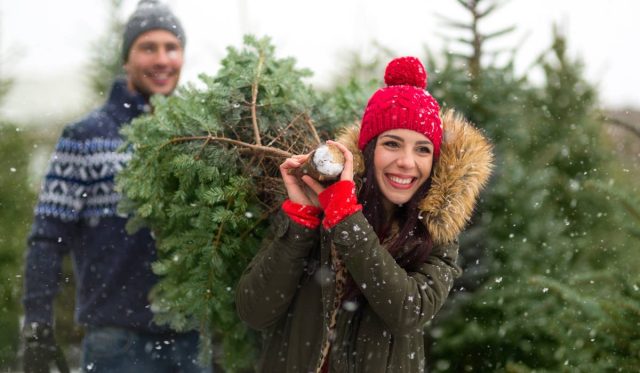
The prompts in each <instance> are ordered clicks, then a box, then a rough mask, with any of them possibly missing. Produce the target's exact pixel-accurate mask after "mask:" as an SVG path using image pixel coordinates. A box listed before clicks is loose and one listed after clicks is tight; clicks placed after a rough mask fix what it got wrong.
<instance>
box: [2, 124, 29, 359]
mask: <svg viewBox="0 0 640 373" xmlns="http://www.w3.org/2000/svg"><path fill="white" fill-rule="evenodd" d="M29 145H30V141H29V140H28V139H27V138H26V135H25V134H24V133H23V131H22V130H21V129H20V128H19V127H16V126H15V125H12V124H10V123H6V122H4V121H1V120H0V278H1V280H0V330H1V331H2V332H1V333H0V369H2V370H5V369H9V368H12V367H15V364H16V361H17V355H18V354H17V351H18V344H19V335H20V332H19V330H20V325H19V318H20V314H21V307H20V296H21V291H20V289H22V276H21V275H22V257H23V254H24V247H25V239H24V238H25V237H26V235H27V232H28V230H29V227H30V223H31V216H32V214H31V211H32V209H31V207H32V206H33V201H34V197H35V195H34V193H33V192H32V189H31V187H30V185H29V151H30V146H29Z"/></svg>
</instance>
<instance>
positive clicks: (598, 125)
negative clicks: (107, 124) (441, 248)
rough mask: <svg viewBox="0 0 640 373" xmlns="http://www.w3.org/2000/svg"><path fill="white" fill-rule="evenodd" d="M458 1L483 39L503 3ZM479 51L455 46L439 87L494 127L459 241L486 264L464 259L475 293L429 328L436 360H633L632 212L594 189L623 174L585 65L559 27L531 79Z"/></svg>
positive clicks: (572, 363)
mask: <svg viewBox="0 0 640 373" xmlns="http://www.w3.org/2000/svg"><path fill="white" fill-rule="evenodd" d="M460 2H461V3H463V5H465V8H467V9H468V10H469V11H470V13H471V14H472V15H474V16H473V17H472V19H473V21H472V22H471V24H470V25H469V27H468V29H469V30H471V31H472V34H474V36H473V37H472V38H470V39H468V40H485V38H482V37H481V36H478V35H475V32H477V31H474V30H476V28H475V26H476V25H477V22H478V21H479V18H478V17H477V15H483V16H486V15H489V14H491V12H493V10H494V9H495V8H494V5H495V2H492V3H490V5H488V6H487V7H486V8H485V9H486V10H484V11H482V10H480V9H481V8H480V7H481V5H484V4H486V2H480V1H460ZM481 3H482V4H481ZM498 34H501V33H496V35H498ZM472 50H473V51H474V52H473V53H472V54H470V55H467V56H464V55H463V56H459V55H455V54H447V58H446V60H445V63H444V66H443V67H442V68H440V69H437V70H439V74H438V76H437V80H436V85H435V87H434V86H433V85H432V87H433V88H432V89H433V93H434V95H435V96H436V97H438V98H443V102H444V104H445V106H451V107H455V108H456V109H458V110H460V111H462V112H463V113H464V114H465V116H467V117H469V118H470V119H471V120H472V121H474V122H475V123H477V124H478V125H479V126H481V127H482V128H484V129H485V131H487V133H488V134H489V136H490V137H491V138H492V139H493V140H494V142H495V145H496V153H497V155H498V162H497V167H496V175H495V177H494V181H493V184H492V185H491V186H490V187H489V188H488V190H487V193H486V194H485V197H484V199H483V203H481V205H480V206H479V212H480V214H479V215H478V216H477V220H476V221H475V222H474V225H473V228H472V229H471V230H470V232H469V233H468V234H467V235H466V236H465V237H463V239H462V248H461V251H462V253H463V254H464V253H465V251H467V250H469V251H473V250H478V249H480V251H481V253H482V255H481V256H480V257H479V258H478V259H476V260H478V261H480V262H484V266H482V265H481V266H475V268H474V265H470V266H469V267H471V269H472V271H471V272H472V274H475V275H476V278H475V279H474V280H475V281H474V282H472V283H471V286H472V287H474V288H477V289H476V290H475V291H474V292H460V293H458V294H457V296H456V297H455V298H454V300H453V302H452V303H453V304H450V305H449V307H448V310H445V312H444V314H443V315H442V316H441V317H440V319H439V320H437V321H436V323H435V325H434V327H433V329H432V331H431V334H432V337H433V338H434V345H433V349H432V362H434V368H435V370H441V371H469V370H471V371H503V370H506V371H532V370H533V369H536V371H539V370H538V369H542V370H544V371H546V370H548V371H563V370H575V369H577V370H578V371H587V370H591V369H595V370H597V371H609V370H611V369H617V368H616V367H627V368H628V367H632V366H633V365H634V364H635V366H638V364H640V361H639V360H640V357H638V356H637V354H635V353H633V352H632V351H633V350H632V348H634V347H636V346H634V345H633V343H631V342H625V341H628V338H632V339H637V338H638V335H637V333H635V332H633V330H637V328H634V327H633V325H636V323H637V322H638V321H639V314H638V313H637V310H638V309H639V308H638V301H637V293H635V294H634V286H635V288H637V286H636V285H635V284H636V283H637V281H638V278H637V277H634V275H625V273H633V272H631V271H629V272H627V271H625V269H628V270H631V267H630V265H629V263H628V262H624V261H621V260H619V258H620V257H627V255H623V252H625V251H629V250H632V247H635V246H637V243H638V241H637V239H636V240H635V245H633V244H630V243H629V240H630V239H631V238H632V237H630V235H629V234H628V233H627V232H625V231H624V230H623V229H621V222H622V221H623V220H624V219H625V218H627V215H628V214H627V213H626V212H625V211H623V210H622V209H620V208H617V207H616V206H615V205H613V204H612V203H611V201H610V198H608V196H606V195H604V194H602V193H599V192H597V191H595V190H594V189H593V188H589V187H587V185H588V183H589V182H591V181H594V180H596V181H598V180H614V179H616V178H618V180H619V181H621V179H619V178H620V177H621V175H618V174H617V173H616V172H615V165H616V163H615V161H614V159H613V158H612V151H611V147H610V145H609V144H608V143H607V141H606V139H605V138H604V136H603V135H604V134H603V130H602V129H603V123H602V121H601V120H600V119H599V118H600V115H599V112H598V109H597V97H596V94H595V91H594V88H593V87H592V86H591V85H590V84H589V83H588V82H586V81H585V80H584V78H583V72H582V64H581V63H580V62H579V61H575V60H572V59H570V58H569V57H568V56H567V53H566V40H565V39H564V38H563V37H562V36H561V35H558V34H557V33H556V34H555V36H554V40H553V44H552V47H551V48H550V50H549V51H548V52H545V53H544V54H543V55H542V56H541V57H540V59H539V60H538V61H537V62H536V64H535V68H538V69H540V70H542V72H543V74H544V77H545V82H544V83H543V85H542V86H540V87H537V86H535V85H533V84H531V83H529V82H528V81H527V80H526V78H525V77H518V76H516V74H515V73H514V71H513V64H512V63H507V64H505V66H497V65H496V64H489V65H486V64H482V63H480V62H481V61H482V60H481V59H482V53H480V52H481V49H472ZM474 67H475V69H474ZM636 264H637V260H636ZM478 285H479V286H478ZM623 370H625V369H623Z"/></svg>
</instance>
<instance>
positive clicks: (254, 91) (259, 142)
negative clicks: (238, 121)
mask: <svg viewBox="0 0 640 373" xmlns="http://www.w3.org/2000/svg"><path fill="white" fill-rule="evenodd" d="M263 63H264V52H262V51H260V57H259V59H258V67H257V68H256V70H257V71H256V78H255V80H254V81H253V84H252V86H251V123H252V124H253V131H254V134H255V137H256V145H262V140H261V139H260V130H259V129H258V114H257V109H256V103H257V101H258V83H259V82H260V75H261V72H262V64H263Z"/></svg>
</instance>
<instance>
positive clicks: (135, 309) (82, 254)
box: [23, 80, 166, 332]
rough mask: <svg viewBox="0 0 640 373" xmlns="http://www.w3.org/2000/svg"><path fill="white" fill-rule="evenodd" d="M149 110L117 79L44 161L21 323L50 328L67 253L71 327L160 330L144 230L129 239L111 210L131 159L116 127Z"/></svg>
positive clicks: (151, 248) (152, 255) (150, 248)
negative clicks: (73, 319) (73, 299)
mask: <svg viewBox="0 0 640 373" xmlns="http://www.w3.org/2000/svg"><path fill="white" fill-rule="evenodd" d="M145 111H148V105H146V103H145V100H144V98H143V97H142V96H140V95H137V94H132V93H131V92H130V91H129V90H128V89H127V86H126V82H124V81H120V80H119V81H116V82H115V83H114V85H113V88H112V91H111V94H110V96H109V100H108V101H107V102H106V103H105V105H104V106H102V107H101V108H99V109H97V110H95V111H93V112H92V113H90V114H89V115H88V116H87V117H86V118H84V119H82V120H81V121H79V122H77V123H75V124H72V125H69V126H67V127H66V128H65V129H64V131H63V133H62V136H61V137H60V139H59V141H58V143H57V145H56V148H55V151H54V153H53V155H52V157H51V160H50V163H49V168H48V171H47V174H46V177H45V180H44V182H43V185H42V189H41V190H40V194H39V199H38V203H37V206H36V209H35V219H34V224H33V227H32V230H31V234H30V235H29V238H28V246H29V247H28V250H29V251H28V254H27V258H26V260H27V263H26V269H25V295H24V299H23V302H24V306H25V313H26V315H25V322H26V323H32V322H38V323H44V324H48V325H52V319H53V317H52V304H53V298H54V296H55V294H56V293H57V291H58V286H59V283H60V281H61V278H60V277H61V263H62V258H63V256H64V255H66V254H67V253H69V252H70V253H71V255H72V258H73V265H74V275H75V281H76V291H77V293H76V309H75V317H76V321H77V322H79V323H81V324H83V325H86V326H94V327H100V326H115V327H124V328H128V329H134V330H137V331H141V332H163V331H165V330H166V329H165V328H164V327H159V326H157V325H156V324H154V323H153V322H152V321H151V320H152V312H151V309H150V306H149V302H148V293H149V290H150V289H151V287H152V286H153V285H154V284H155V283H156V281H157V278H156V276H155V275H154V274H153V273H152V271H151V263H152V262H153V261H154V260H155V259H156V251H155V245H154V241H153V239H152V238H151V235H150V233H149V231H148V230H141V231H138V232H137V233H136V234H134V235H129V234H127V232H126V231H125V224H126V222H127V219H126V217H125V216H119V215H118V214H117V211H116V207H117V203H118V201H119V200H120V197H121V196H120V195H119V194H118V193H117V192H116V191H115V189H114V185H115V181H114V177H115V175H116V174H117V173H118V172H119V171H120V170H121V169H122V167H124V166H125V164H126V162H127V161H128V160H129V159H130V154H129V153H121V152H118V151H117V149H118V147H119V146H120V145H122V143H123V139H122V137H121V135H120V133H119V131H120V128H121V127H122V126H123V125H126V124H128V123H129V122H130V121H131V120H132V119H134V118H135V117H137V116H139V115H141V114H143V113H144V112H145Z"/></svg>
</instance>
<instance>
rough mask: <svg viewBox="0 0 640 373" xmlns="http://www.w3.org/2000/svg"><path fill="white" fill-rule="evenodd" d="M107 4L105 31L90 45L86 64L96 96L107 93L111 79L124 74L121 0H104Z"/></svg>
mask: <svg viewBox="0 0 640 373" xmlns="http://www.w3.org/2000/svg"><path fill="white" fill-rule="evenodd" d="M105 2H106V3H107V6H108V19H107V25H108V26H107V27H108V29H107V31H106V32H105V33H104V34H103V35H102V36H101V37H100V38H99V39H98V40H96V41H95V42H93V43H92V45H91V60H90V62H89V66H88V75H89V81H90V84H91V89H92V90H93V92H94V93H95V94H96V95H97V96H98V97H106V96H107V95H108V94H109V90H110V88H111V84H112V83H113V80H114V79H115V78H116V77H118V76H120V75H123V74H124V70H123V68H122V63H123V61H122V56H121V55H122V35H123V34H124V21H123V20H122V18H121V17H120V15H119V13H120V11H121V10H122V0H105Z"/></svg>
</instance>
